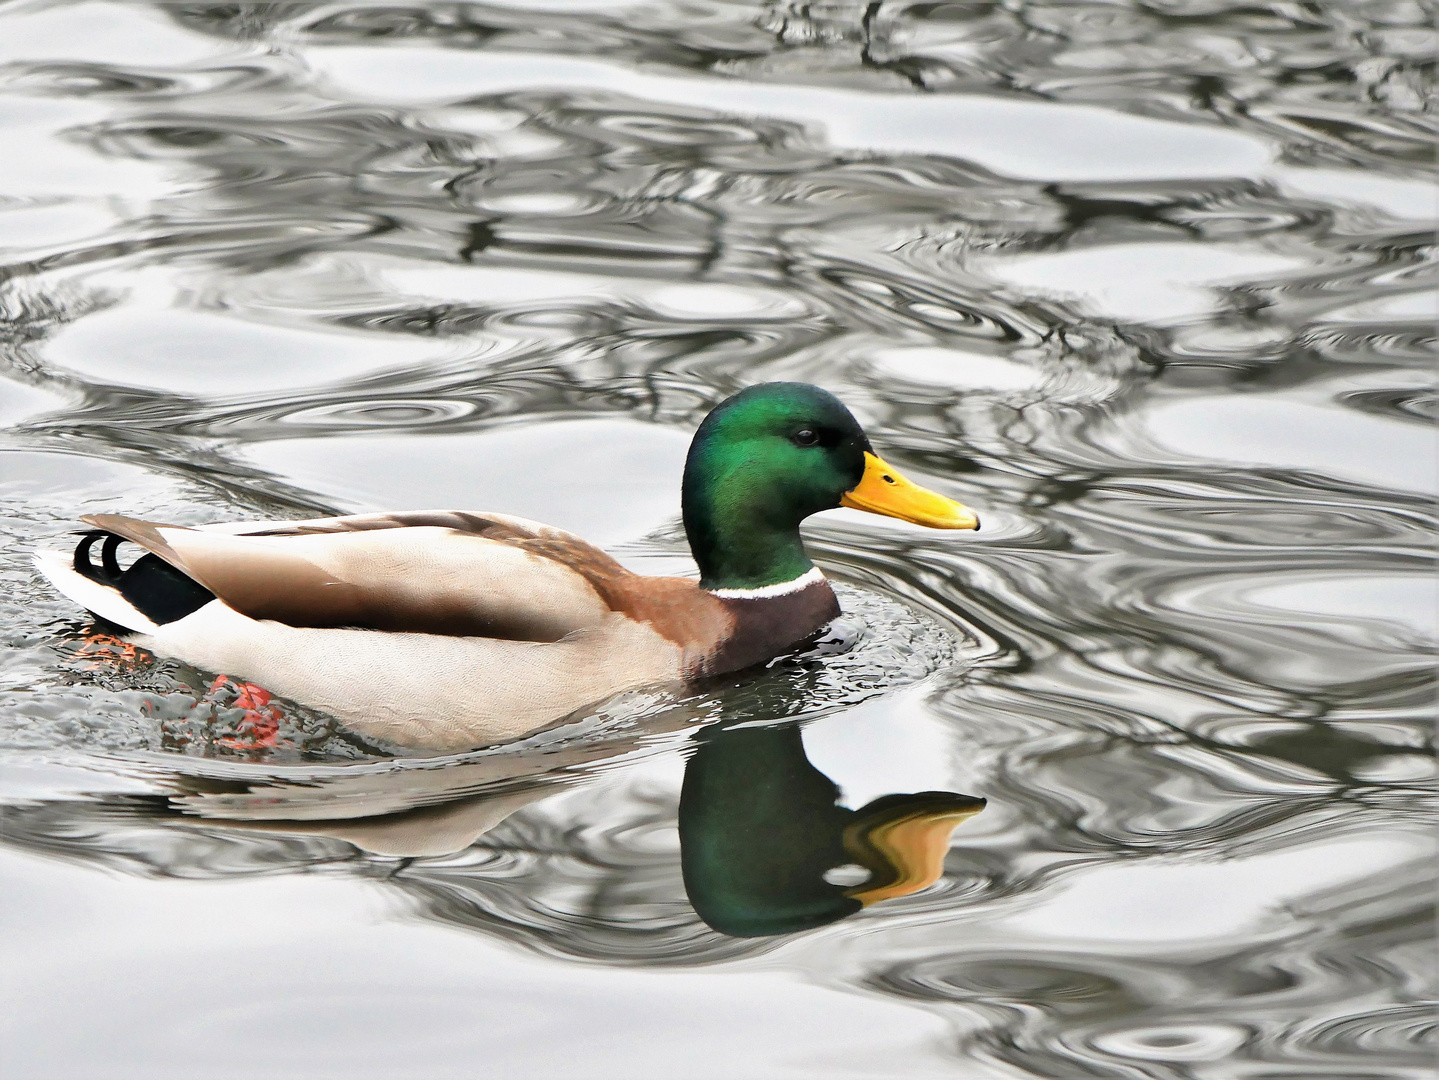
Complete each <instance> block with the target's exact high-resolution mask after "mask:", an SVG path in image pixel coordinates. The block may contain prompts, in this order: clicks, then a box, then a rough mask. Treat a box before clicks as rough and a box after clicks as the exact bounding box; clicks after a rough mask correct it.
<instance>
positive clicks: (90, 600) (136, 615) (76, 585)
mask: <svg viewBox="0 0 1439 1080" xmlns="http://www.w3.org/2000/svg"><path fill="white" fill-rule="evenodd" d="M35 568H36V569H37V570H39V571H40V573H42V574H43V575H45V578H46V580H48V581H49V582H50V584H51V585H54V586H55V588H57V589H59V590H60V592H61V593H62V594H64V595H65V596H68V597H69V598H70V599H71V600H74V601H75V603H77V604H79V605H80V606H81V607H83V608H84V609H85V610H86V611H90V612H93V613H94V614H96V615H99V616H100V617H101V618H102V619H109V620H110V621H111V622H112V623H116V624H117V625H119V626H123V627H124V628H125V629H127V630H133V631H135V632H136V633H137V634H153V633H154V632H155V631H156V630H158V629H159V627H158V626H156V625H155V623H154V622H153V621H152V620H151V619H150V618H149V617H148V616H147V615H145V614H144V612H142V611H140V609H139V608H137V607H136V606H135V605H134V604H132V603H130V601H128V600H126V599H125V598H124V597H123V596H122V595H120V590H119V589H116V588H114V587H113V586H110V585H102V584H100V582H98V581H94V580H92V579H90V578H87V577H86V576H85V575H84V574H81V573H78V572H77V571H76V570H75V564H74V562H73V556H71V555H70V554H69V553H67V552H64V551H37V552H35Z"/></svg>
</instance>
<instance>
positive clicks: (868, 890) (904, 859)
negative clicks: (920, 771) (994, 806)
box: [845, 800, 984, 907]
mask: <svg viewBox="0 0 1439 1080" xmlns="http://www.w3.org/2000/svg"><path fill="white" fill-rule="evenodd" d="M983 809H984V801H983V800H976V801H975V804H974V805H973V806H970V807H966V808H963V809H959V808H954V807H951V808H948V809H945V810H941V811H933V810H931V811H921V812H919V813H914V814H910V815H908V816H905V817H901V818H899V819H898V820H897V821H887V822H883V823H881V824H879V825H878V826H872V827H870V828H869V829H867V830H866V831H865V832H864V835H863V836H862V837H861V836H852V835H850V834H849V833H848V831H847V832H846V835H845V841H846V843H845V846H846V847H847V848H850V849H851V854H852V855H855V856H856V857H858V858H864V857H865V850H864V849H865V848H866V847H868V848H870V849H872V850H873V851H876V852H878V853H879V854H880V855H881V856H882V857H883V859H884V861H885V862H886V863H887V864H888V866H887V867H884V868H883V870H882V871H881V872H880V873H877V874H875V875H874V878H873V879H872V880H871V882H867V883H865V884H864V885H859V886H856V887H855V888H853V889H849V890H848V891H847V893H846V895H848V896H851V897H853V898H854V899H856V900H858V901H859V902H860V903H861V904H863V905H864V906H865V907H869V905H870V904H877V903H879V901H881V900H891V899H893V898H894V897H896V896H908V895H909V894H910V893H915V892H919V890H920V889H927V888H929V886H931V885H933V884H934V883H935V882H936V881H938V880H939V877H940V875H941V874H943V873H944V856H945V854H946V853H947V852H948V851H949V834H950V833H952V832H954V830H955V827H956V826H958V825H959V824H961V823H962V822H964V821H967V820H969V819H970V818H972V817H974V815H975V814H977V813H979V812H980V811H981V810H983ZM873 869H874V868H873V867H871V870H873Z"/></svg>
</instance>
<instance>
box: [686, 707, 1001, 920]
mask: <svg viewBox="0 0 1439 1080" xmlns="http://www.w3.org/2000/svg"><path fill="white" fill-rule="evenodd" d="M697 742H698V744H699V745H698V748H697V749H696V750H695V752H694V755H693V756H692V757H691V758H690V759H689V761H688V762H687V763H686V765H685V778H684V787H683V789H682V791H681V794H680V807H679V833H680V852H681V855H680V861H681V867H682V869H683V872H684V884H685V892H686V893H687V894H688V896H689V899H690V903H691V904H692V905H693V906H694V909H695V911H696V912H697V913H698V914H699V916H700V918H701V919H703V920H704V921H705V923H706V924H708V925H709V926H710V927H711V928H712V929H714V930H718V931H719V932H720V933H722V934H728V935H729V936H731V937H763V936H768V935H774V934H788V933H793V932H796V931H799V930H809V929H812V928H814V927H816V926H823V925H825V924H826V923H832V922H835V921H836V920H839V919H843V918H845V917H846V916H849V915H853V914H854V913H855V912H857V911H860V910H861V909H862V908H865V907H867V906H868V905H870V904H874V903H877V902H879V901H881V900H888V899H890V898H892V897H897V896H906V895H908V894H909V893H912V892H916V891H918V890H920V889H923V888H925V887H926V886H929V885H932V884H934V882H935V881H937V880H938V879H939V876H940V874H941V873H942V872H943V868H944V856H945V852H946V851H947V850H948V847H949V837H950V833H951V832H952V831H953V830H954V828H955V827H956V826H957V825H959V824H960V823H961V822H962V821H964V820H965V819H966V818H970V817H973V816H974V815H975V814H977V813H979V811H981V810H983V809H984V805H985V801H984V800H983V799H977V798H973V797H971V796H968V795H959V794H955V793H953V792H948V791H924V792H920V793H918V794H912V795H901V794H894V795H885V796H882V797H881V798H878V799H875V800H874V801H873V802H871V803H869V804H868V805H867V806H865V807H863V808H862V809H859V810H850V809H847V808H846V807H843V806H840V805H839V803H838V800H839V797H840V790H839V788H838V787H837V786H836V785H835V783H834V781H833V780H831V779H830V778H829V777H828V776H826V775H825V774H824V773H822V772H820V771H819V770H818V769H816V768H815V767H814V765H812V764H811V763H810V760H809V758H808V757H807V756H806V755H805V749H804V742H803V740H802V739H801V737H800V728H799V725H798V724H797V723H787V724H781V725H777V726H770V727H755V726H749V727H724V726H719V727H715V728H710V729H707V730H705V731H703V732H701V733H700V735H699V736H698V739H697Z"/></svg>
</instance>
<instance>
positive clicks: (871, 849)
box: [168, 721, 985, 938]
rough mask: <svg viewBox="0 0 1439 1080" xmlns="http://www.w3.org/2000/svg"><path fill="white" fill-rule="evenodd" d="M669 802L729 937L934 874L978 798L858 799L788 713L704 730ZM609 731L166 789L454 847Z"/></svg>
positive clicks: (339, 831) (299, 830)
mask: <svg viewBox="0 0 1439 1080" xmlns="http://www.w3.org/2000/svg"><path fill="white" fill-rule="evenodd" d="M693 742H694V751H693V753H692V754H691V756H689V758H688V759H687V760H686V763H685V770H684V780H683V785H682V788H681V793H680V803H679V840H680V869H681V872H682V876H683V883H684V890H685V893H686V895H687V896H688V898H689V901H690V905H691V906H692V907H693V908H694V910H695V912H696V913H697V914H698V915H699V917H700V918H701V919H702V920H703V921H704V922H705V923H706V924H707V925H708V926H709V927H710V928H712V929H714V930H716V931H718V932H719V933H721V934H725V935H727V936H730V937H736V938H749V937H763V936H772V935H780V934H789V933H795V932H798V931H802V930H809V929H812V928H814V927H818V926H823V925H825V924H827V923H831V922H835V921H837V920H839V919H843V918H845V917H846V916H849V915H852V914H854V913H856V912H858V911H860V910H862V909H864V908H865V907H867V906H869V905H871V904H874V903H877V902H879V901H881V900H887V899H891V898H894V897H899V896H906V895H908V894H910V893H913V892H916V891H918V890H920V889H923V888H925V887H927V886H929V885H932V884H934V882H936V881H937V880H938V879H939V877H940V875H941V874H942V872H943V865H944V857H945V853H946V851H947V850H948V846H949V837H950V833H951V832H952V830H953V829H954V828H955V827H956V826H957V825H959V824H960V823H961V822H963V821H964V820H965V819H967V818H969V817H972V816H973V815H974V814H976V813H978V812H979V811H980V810H982V809H983V808H984V805H985V801H984V800H983V799H978V798H973V797H970V796H968V795H960V794H956V793H954V792H947V791H924V792H919V793H917V794H891V795H885V796H883V797H881V798H878V799H875V800H874V801H873V802H871V803H869V804H868V805H867V806H865V807H863V808H861V809H859V810H851V809H848V808H846V807H844V806H841V805H839V802H838V800H839V798H840V789H839V787H838V786H837V785H836V784H835V783H834V781H833V780H831V779H830V778H829V777H828V776H826V775H825V774H824V773H822V772H820V771H819V770H818V769H817V768H815V766H814V765H813V764H811V762H810V761H809V758H808V757H807V756H806V754H805V747H804V742H803V740H802V738H801V732H800V725H799V723H798V722H794V721H791V722H786V723H779V724H771V725H766V726H757V725H755V724H754V723H753V722H750V723H748V724H743V725H736V724H735V723H733V722H730V723H728V724H718V725H713V726H710V727H706V728H703V729H701V730H700V731H699V732H697V733H696V734H695V735H694V736H693ZM614 749H615V748H614V746H613V745H611V746H608V747H605V748H604V751H608V752H604V751H602V750H601V748H599V747H594V746H591V747H569V748H559V749H552V750H550V751H549V752H546V753H543V754H535V753H526V754H496V755H494V756H493V757H490V758H488V759H484V760H480V761H472V762H466V763H454V764H450V765H447V766H445V767H443V768H410V769H404V770H400V771H396V772H380V773H354V774H352V775H344V774H343V773H342V774H341V775H330V776H327V777H323V778H321V777H310V778H306V779H304V780H299V781H295V782H276V781H274V780H271V781H267V782H263V783H254V784H251V785H246V786H240V785H234V784H210V785H206V784H203V783H196V781H195V779H194V778H191V779H190V780H189V781H188V782H187V783H186V787H187V790H186V791H185V792H184V793H177V794H174V795H171V796H170V798H169V800H168V801H169V806H170V812H171V814H173V813H174V812H176V811H178V812H179V813H180V814H181V815H182V816H181V817H179V818H178V819H176V818H172V820H174V821H176V823H177V824H188V825H194V826H198V827H202V828H205V829H213V828H214V827H216V826H220V827H222V828H228V829H236V830H242V831H245V832H247V833H251V834H253V833H269V834H275V835H277V836H288V837H294V836H308V837H315V838H330V839H335V840H341V841H344V842H346V843H348V844H351V845H353V846H354V847H356V848H359V849H360V850H362V851H365V852H368V853H370V854H373V855H378V856H382V857H388V858H401V859H406V860H410V859H424V858H432V857H442V856H447V855H451V854H454V853H456V852H461V851H464V850H465V849H466V848H469V847H472V846H474V845H476V844H478V843H481V842H482V841H483V839H484V837H485V836H486V834H488V833H490V832H491V831H492V830H494V829H495V828H496V827H498V826H499V825H500V824H501V823H503V822H504V821H506V820H507V819H508V818H510V817H511V816H512V815H514V814H516V813H517V812H518V811H521V810H523V809H525V808H526V807H529V806H531V805H533V804H535V803H538V802H540V801H541V800H544V799H546V798H549V797H552V796H554V795H556V794H558V793H559V792H561V791H564V790H568V789H570V788H572V787H573V786H574V785H575V784H577V783H583V782H585V781H586V780H587V779H588V778H589V776H588V769H587V768H586V766H588V765H590V764H593V763H598V760H599V759H600V758H602V757H603V758H611V759H612V755H613V753H614Z"/></svg>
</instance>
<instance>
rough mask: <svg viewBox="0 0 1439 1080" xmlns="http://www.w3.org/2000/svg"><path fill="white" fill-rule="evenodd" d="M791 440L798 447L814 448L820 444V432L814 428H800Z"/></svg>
mask: <svg viewBox="0 0 1439 1080" xmlns="http://www.w3.org/2000/svg"><path fill="white" fill-rule="evenodd" d="M790 439H791V440H792V441H793V442H794V444H795V445H796V446H814V445H815V444H816V443H818V442H819V432H818V431H815V429H814V428H807V427H805V428H800V429H799V430H798V431H796V432H795V433H794V434H793V435H791V436H790Z"/></svg>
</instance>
